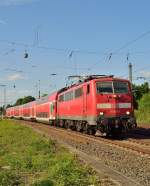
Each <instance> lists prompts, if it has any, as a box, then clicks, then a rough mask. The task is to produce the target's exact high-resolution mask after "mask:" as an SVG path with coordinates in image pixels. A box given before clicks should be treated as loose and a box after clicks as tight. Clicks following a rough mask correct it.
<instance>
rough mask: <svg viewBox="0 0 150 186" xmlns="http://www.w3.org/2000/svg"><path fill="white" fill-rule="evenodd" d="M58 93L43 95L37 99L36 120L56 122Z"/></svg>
mask: <svg viewBox="0 0 150 186" xmlns="http://www.w3.org/2000/svg"><path fill="white" fill-rule="evenodd" d="M56 101H57V93H53V94H51V95H48V96H45V97H42V98H41V99H39V100H37V101H36V120H37V121H42V122H48V123H54V121H55V120H56V111H57V105H56Z"/></svg>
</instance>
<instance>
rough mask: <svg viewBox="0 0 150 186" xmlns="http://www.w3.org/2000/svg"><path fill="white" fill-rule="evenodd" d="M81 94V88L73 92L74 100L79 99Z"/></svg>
mask: <svg viewBox="0 0 150 186" xmlns="http://www.w3.org/2000/svg"><path fill="white" fill-rule="evenodd" d="M82 94H83V89H82V88H78V89H76V90H75V98H79V97H81V96H82Z"/></svg>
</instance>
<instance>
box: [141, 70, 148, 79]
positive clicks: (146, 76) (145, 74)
mask: <svg viewBox="0 0 150 186" xmlns="http://www.w3.org/2000/svg"><path fill="white" fill-rule="evenodd" d="M140 74H141V75H142V76H143V77H145V78H150V71H141V72H140Z"/></svg>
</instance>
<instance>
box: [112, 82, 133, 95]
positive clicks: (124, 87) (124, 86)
mask: <svg viewBox="0 0 150 186" xmlns="http://www.w3.org/2000/svg"><path fill="white" fill-rule="evenodd" d="M113 84H114V93H128V92H129V86H128V83H127V82H114V83H113Z"/></svg>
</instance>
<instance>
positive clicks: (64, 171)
mask: <svg viewBox="0 0 150 186" xmlns="http://www.w3.org/2000/svg"><path fill="white" fill-rule="evenodd" d="M13 185H14V186H17V185H32V186H84V185H85V186H88V185H100V181H99V178H98V177H97V176H96V174H95V172H94V171H93V170H92V169H91V168H89V167H87V166H84V165H83V164H80V163H79V161H78V160H77V158H76V157H75V156H74V155H72V154H71V153H69V152H68V150H67V149H65V148H64V147H60V146H59V145H58V144H57V143H56V142H55V141H52V140H48V139H46V138H44V137H42V136H40V135H39V134H37V133H35V132H33V131H32V130H31V129H29V128H27V127H24V126H21V125H19V124H16V123H15V122H14V121H7V120H5V121H0V186H13Z"/></svg>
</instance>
